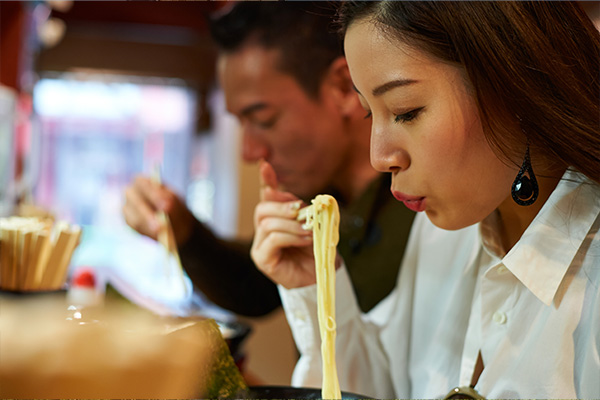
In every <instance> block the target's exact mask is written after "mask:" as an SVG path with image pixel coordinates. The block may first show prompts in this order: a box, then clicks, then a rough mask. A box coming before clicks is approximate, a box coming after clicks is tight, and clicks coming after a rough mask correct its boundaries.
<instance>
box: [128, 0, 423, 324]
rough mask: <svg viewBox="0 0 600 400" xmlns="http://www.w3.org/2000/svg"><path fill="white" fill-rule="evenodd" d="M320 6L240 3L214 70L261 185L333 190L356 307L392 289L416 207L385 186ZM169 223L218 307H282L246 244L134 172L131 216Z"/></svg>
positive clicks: (250, 312) (260, 311) (220, 27)
mask: <svg viewBox="0 0 600 400" xmlns="http://www.w3.org/2000/svg"><path fill="white" fill-rule="evenodd" d="M331 16H332V13H331V9H329V8H328V6H327V5H325V4H324V3H315V4H309V3H304V2H302V3H288V2H276V3H273V2H268V3H261V2H242V3H239V4H237V5H235V6H234V7H233V8H232V9H231V10H229V12H227V13H225V14H223V15H221V16H219V17H218V18H216V19H214V20H213V21H212V23H211V32H212V34H213V37H214V39H215V41H216V42H217V44H218V46H219V47H220V55H219V58H218V63H217V67H218V75H219V80H220V83H221V85H222V88H223V90H224V93H225V98H226V103H227V109H228V110H229V111H230V112H231V113H232V114H234V115H235V116H236V117H237V118H238V119H239V121H240V124H241V128H242V157H243V159H244V161H246V162H258V161H259V160H264V161H265V163H264V164H263V165H262V166H261V174H262V175H263V176H262V178H263V181H265V182H266V183H267V184H269V185H270V186H276V185H279V186H281V187H282V188H284V189H285V190H286V191H289V192H291V193H293V194H295V195H296V196H298V197H299V198H301V199H303V200H305V201H309V200H310V199H311V198H313V197H314V196H315V195H317V194H320V193H329V194H331V195H333V196H335V197H336V199H337V200H338V203H339V206H340V212H341V224H340V241H339V245H338V251H339V253H340V254H341V256H342V257H343V259H344V261H345V264H346V266H347V269H348V272H349V274H350V277H351V280H352V283H353V286H354V289H355V292H356V294H357V299H358V302H359V306H360V308H361V309H362V310H363V311H364V312H368V311H369V310H371V309H372V308H373V307H374V306H375V305H376V304H377V303H378V302H379V301H380V300H382V299H383V298H384V297H385V296H386V295H387V294H388V293H389V292H390V291H391V290H392V289H393V287H394V285H395V281H396V276H397V274H398V268H399V265H400V262H401V259H402V255H403V251H404V247H405V245H406V241H407V239H408V233H409V231H410V226H411V223H412V219H413V217H414V213H413V212H411V211H409V210H408V209H406V208H405V207H404V206H402V205H400V204H399V203H398V202H396V201H395V200H394V199H393V197H392V196H391V194H390V192H389V187H390V177H389V176H388V175H383V174H380V173H378V172H376V171H375V170H374V169H373V168H372V167H371V165H370V161H369V140H370V125H371V124H370V120H368V119H366V118H365V111H364V110H363V109H362V107H361V106H360V103H359V101H358V98H357V95H356V93H355V91H354V89H353V85H352V82H351V79H350V75H349V72H348V67H347V64H346V60H345V58H344V57H343V54H342V45H341V41H340V38H339V37H338V35H337V34H336V33H335V32H334V31H333V30H332V29H331ZM159 209H162V210H164V211H165V212H167V213H168V214H169V216H170V218H171V222H172V224H173V228H174V231H175V236H176V241H177V243H178V248H179V251H180V256H181V260H182V264H183V265H184V267H185V269H186V271H187V273H188V275H189V276H190V278H191V279H192V281H193V282H194V283H195V285H196V286H197V287H198V288H199V289H200V290H201V291H202V292H203V293H204V294H205V295H206V296H207V297H208V298H209V299H210V300H212V301H213V302H214V303H215V304H217V305H219V306H221V307H223V308H225V309H228V310H230V311H233V312H235V313H238V314H241V315H247V316H260V315H265V314H267V313H269V312H270V311H272V310H274V309H276V308H277V307H278V306H279V305H280V304H281V301H280V299H279V294H278V291H277V287H276V285H275V284H274V283H272V282H271V281H270V280H269V279H268V278H266V277H265V276H264V275H263V274H262V273H261V272H260V271H258V269H257V268H256V267H255V265H254V264H253V262H252V260H251V258H250V244H249V243H245V244H243V243H236V242H232V241H224V240H220V239H218V238H217V237H215V236H214V235H213V234H212V233H211V232H210V231H209V230H208V229H207V228H206V227H204V226H203V225H202V224H201V223H200V222H198V221H197V220H196V219H195V218H194V217H193V216H192V214H191V212H190V211H189V210H188V209H187V208H186V207H185V205H184V203H183V201H182V200H181V199H178V198H177V197H176V196H175V195H174V194H173V192H171V191H169V190H168V189H167V188H166V187H164V186H160V185H155V184H153V183H152V182H151V181H150V180H149V179H148V178H143V177H138V178H137V179H136V180H135V182H134V183H133V185H132V186H130V187H129V188H128V189H127V191H126V204H125V205H124V207H123V213H124V216H125V219H126V221H127V223H128V224H129V225H130V226H132V227H133V228H134V229H136V230H137V231H138V232H140V233H142V234H145V235H148V236H150V237H153V238H156V237H157V229H158V224H157V222H156V219H155V214H156V210H159Z"/></svg>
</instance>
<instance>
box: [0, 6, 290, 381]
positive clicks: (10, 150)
mask: <svg viewBox="0 0 600 400" xmlns="http://www.w3.org/2000/svg"><path fill="white" fill-rule="evenodd" d="M223 6H224V3H222V2H212V1H198V2H196V1H181V2H174V1H66V0H63V1H1V2H0V29H1V31H0V217H3V216H9V215H13V214H15V213H17V212H18V211H19V210H20V211H23V210H29V209H31V208H32V207H33V208H35V209H36V211H37V212H40V211H41V212H48V213H50V214H52V215H53V216H55V217H56V218H57V219H59V220H65V221H67V222H69V223H71V224H77V225H80V226H81V227H82V228H83V235H82V238H81V243H80V245H79V246H78V247H77V249H76V251H75V253H74V255H73V258H72V260H71V268H77V267H81V266H90V267H93V268H94V269H96V270H97V271H101V273H102V276H104V278H105V279H106V280H107V282H108V283H111V284H112V285H113V286H114V287H116V288H118V289H120V291H121V293H122V294H124V295H125V296H126V297H129V298H130V299H133V300H135V301H136V302H138V304H142V305H147V306H148V307H149V308H154V307H166V308H167V309H173V310H175V312H176V311H177V308H178V307H182V306H189V304H188V303H189V302H190V301H191V300H190V298H189V297H188V296H186V294H185V293H182V292H181V291H178V290H174V289H173V288H171V287H166V286H165V281H164V279H161V278H162V277H163V274H164V272H163V270H162V263H163V262H164V255H163V253H162V252H163V251H164V250H163V249H161V248H160V246H159V245H158V244H157V243H156V242H154V241H152V240H150V239H146V238H144V237H142V236H140V235H138V234H137V233H135V232H134V231H133V230H131V229H130V228H129V227H128V226H127V225H126V224H125V222H124V220H123V218H122V215H121V206H122V199H123V190H124V187H125V186H126V185H127V184H128V183H129V182H130V181H131V180H132V178H133V177H134V176H135V175H136V174H140V173H145V174H150V173H151V172H152V169H153V167H154V166H155V165H157V164H160V165H162V179H163V182H164V183H166V184H167V185H169V186H170V187H172V188H174V189H176V191H177V192H178V193H179V194H180V195H181V196H182V197H183V198H185V199H186V201H187V204H188V206H189V208H190V209H191V210H192V211H193V212H194V213H195V215H196V216H197V217H198V219H200V220H201V221H204V222H205V223H206V224H208V225H209V226H210V227H212V229H213V230H214V232H216V233H217V234H219V235H220V236H222V237H226V238H241V239H244V238H250V237H251V236H252V232H253V227H252V213H253V209H254V206H255V204H256V203H257V201H258V177H257V169H256V166H250V165H245V164H243V163H241V162H240V157H239V136H238V127H237V123H236V121H235V119H233V117H231V116H229V115H228V114H227V113H226V112H225V109H224V104H223V95H222V93H221V91H220V89H219V87H218V83H217V82H216V81H215V70H214V67H215V56H216V53H215V48H214V46H213V44H212V43H211V40H210V37H209V34H208V32H207V27H206V23H205V16H206V15H207V14H209V13H212V12H215V11H217V10H218V9H219V8H221V7H223ZM194 301H195V304H196V306H198V307H200V308H205V309H206V310H207V311H208V312H210V313H213V314H211V315H218V316H222V317H223V318H236V317H235V316H231V315H228V314H227V313H226V312H225V311H223V310H219V309H216V307H214V306H213V305H211V304H209V303H208V302H206V300H204V299H202V298H201V296H200V300H199V302H198V299H195V300H194ZM144 302H146V303H144ZM244 322H245V323H248V324H250V325H251V326H252V333H251V335H250V337H249V338H248V339H247V341H246V343H245V348H244V351H245V354H246V360H245V366H244V368H246V369H247V370H248V371H249V373H250V374H252V375H253V376H255V378H256V379H257V381H258V382H260V383H265V384H289V382H290V377H291V372H292V369H293V366H294V364H295V361H296V357H297V355H296V349H295V347H294V345H293V341H292V338H291V334H290V332H289V328H288V326H287V323H286V321H285V317H284V316H283V313H282V312H281V311H278V312H276V313H274V314H272V315H270V316H268V317H264V318H261V319H245V320H244Z"/></svg>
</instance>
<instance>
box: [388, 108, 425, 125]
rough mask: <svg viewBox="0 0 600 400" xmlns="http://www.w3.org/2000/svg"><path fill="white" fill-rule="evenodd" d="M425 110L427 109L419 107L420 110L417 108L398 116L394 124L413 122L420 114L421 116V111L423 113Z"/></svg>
mask: <svg viewBox="0 0 600 400" xmlns="http://www.w3.org/2000/svg"><path fill="white" fill-rule="evenodd" d="M424 108H425V107H419V108H415V109H414V110H411V111H409V112H406V113H403V114H398V115H396V116H395V117H394V122H400V123H406V122H410V121H413V120H414V119H415V118H417V117H418V116H419V114H421V111H423V109H424Z"/></svg>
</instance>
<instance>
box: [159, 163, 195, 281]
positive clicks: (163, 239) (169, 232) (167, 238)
mask: <svg viewBox="0 0 600 400" xmlns="http://www.w3.org/2000/svg"><path fill="white" fill-rule="evenodd" d="M152 181H153V182H154V183H155V184H157V185H160V184H162V179H161V175H160V166H159V165H157V166H155V168H154V172H153V174H152ZM157 218H158V223H159V225H160V228H159V231H158V242H159V243H160V244H161V245H162V246H163V247H164V249H165V252H166V262H165V268H164V271H165V275H166V276H167V277H170V275H171V268H170V266H171V262H170V261H171V259H173V260H175V265H176V267H175V271H176V273H177V278H178V279H179V280H180V281H181V284H182V286H183V288H184V290H185V292H186V293H187V288H188V285H187V284H186V279H185V273H184V272H183V266H182V265H181V259H180V258H179V251H178V250H177V242H176V241H175V234H174V233H173V226H172V225H171V220H170V219H169V216H168V215H167V213H165V212H164V211H160V210H159V211H158V212H157Z"/></svg>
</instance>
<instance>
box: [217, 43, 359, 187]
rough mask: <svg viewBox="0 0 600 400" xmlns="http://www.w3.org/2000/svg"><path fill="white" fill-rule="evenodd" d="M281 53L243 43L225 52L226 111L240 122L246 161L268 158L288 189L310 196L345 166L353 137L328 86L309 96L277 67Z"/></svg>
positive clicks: (221, 63) (221, 62) (221, 71)
mask: <svg viewBox="0 0 600 400" xmlns="http://www.w3.org/2000/svg"><path fill="white" fill-rule="evenodd" d="M278 54H279V53H278V51H277V50H268V49H265V48H262V47H260V46H245V47H244V48H242V49H240V50H238V51H236V52H234V53H230V54H224V55H221V56H220V58H219V63H218V73H219V79H220V82H221V85H222V88H223V90H224V93H225V99H226V103H227V109H228V110H229V112H231V113H232V114H234V115H235V116H236V117H237V118H238V119H239V121H240V124H241V128H242V157H243V159H244V160H245V161H247V162H256V161H258V160H260V159H264V160H266V161H268V162H269V163H270V164H271V165H272V166H273V168H274V169H275V172H276V173H277V179H278V180H279V183H280V184H281V186H282V187H283V188H284V189H286V190H289V191H290V192H292V193H294V194H296V195H297V196H299V197H301V198H305V199H307V198H311V197H313V196H314V195H315V194H317V193H319V192H321V191H322V190H324V189H325V188H326V187H327V186H329V185H331V184H332V183H333V181H334V180H335V178H336V176H337V175H338V171H339V170H340V168H344V164H345V161H346V160H345V155H346V154H347V149H348V146H349V138H348V135H346V134H345V132H344V125H343V116H342V115H341V114H340V111H339V110H338V108H337V106H336V103H335V102H334V99H333V97H332V96H331V95H330V91H329V90H328V87H327V84H326V83H323V84H322V85H321V93H320V95H319V98H318V99H313V98H310V97H309V96H308V95H307V94H306V93H305V92H304V91H303V89H302V88H301V87H300V85H299V84H298V82H297V81H296V80H295V79H294V78H293V77H292V76H290V75H289V74H286V73H283V72H281V71H279V70H278V68H277V57H278ZM325 79H326V78H325Z"/></svg>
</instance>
